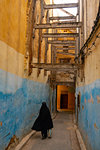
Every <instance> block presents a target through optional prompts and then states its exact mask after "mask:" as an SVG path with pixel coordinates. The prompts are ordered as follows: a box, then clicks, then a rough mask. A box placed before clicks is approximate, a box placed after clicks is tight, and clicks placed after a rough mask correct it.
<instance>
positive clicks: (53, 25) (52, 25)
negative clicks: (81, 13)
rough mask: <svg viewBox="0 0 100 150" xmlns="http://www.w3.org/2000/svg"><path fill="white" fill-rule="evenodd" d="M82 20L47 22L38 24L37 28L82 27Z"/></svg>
mask: <svg viewBox="0 0 100 150" xmlns="http://www.w3.org/2000/svg"><path fill="white" fill-rule="evenodd" d="M81 26H82V23H81V22H69V21H68V22H59V23H47V24H37V25H36V26H35V29H55V28H63V29H64V28H65V29H66V28H81Z"/></svg>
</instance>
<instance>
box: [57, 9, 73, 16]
mask: <svg viewBox="0 0 100 150" xmlns="http://www.w3.org/2000/svg"><path fill="white" fill-rule="evenodd" d="M60 10H61V11H62V12H64V13H66V14H67V15H69V16H74V15H73V14H72V13H70V12H69V11H67V10H65V9H63V8H61V9H60Z"/></svg>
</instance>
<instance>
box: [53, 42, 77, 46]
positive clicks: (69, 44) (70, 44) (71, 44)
mask: <svg viewBox="0 0 100 150" xmlns="http://www.w3.org/2000/svg"><path fill="white" fill-rule="evenodd" d="M52 45H53V46H55V47H59V46H60V47H64V46H65V47H68V46H75V43H68V44H66V43H64V44H62V43H61V44H52Z"/></svg>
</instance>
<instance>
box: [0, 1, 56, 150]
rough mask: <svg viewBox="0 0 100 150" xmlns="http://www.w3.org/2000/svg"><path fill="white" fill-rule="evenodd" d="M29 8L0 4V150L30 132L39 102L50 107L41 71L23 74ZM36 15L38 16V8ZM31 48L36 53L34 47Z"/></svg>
mask: <svg viewBox="0 0 100 150" xmlns="http://www.w3.org/2000/svg"><path fill="white" fill-rule="evenodd" d="M37 5H39V3H38V4H37ZM37 7H38V6H37ZM31 8H32V1H29V0H25V1H20V0H18V1H14V0H9V1H8V0H1V1H0V10H1V15H0V150H4V149H5V148H6V147H7V146H8V144H9V142H10V140H11V138H13V137H14V136H15V137H16V138H17V140H18V141H20V140H21V139H22V137H23V136H25V135H26V134H27V133H28V132H30V131H31V127H32V125H33V123H34V120H35V119H36V117H37V115H38V112H39V109H40V106H41V103H42V101H46V102H47V105H48V106H49V105H50V90H51V88H50V87H49V84H47V80H48V74H49V73H47V76H44V70H42V71H41V73H40V75H39V76H37V69H32V73H31V75H30V76H27V75H26V72H25V69H28V67H29V64H28V63H29V60H28V59H29V56H30V54H32V47H31V42H32V41H31V38H32V37H31V35H32V31H33V30H31V29H32V25H30V24H31V21H32V20H30V19H32V16H31V15H30V13H31V11H32V10H31ZM38 11H39V13H40V9H39V8H38ZM36 17H37V18H38V17H39V16H38V14H37V15H36ZM36 43H38V38H37V39H36ZM35 48H36V49H35V50H37V45H35ZM43 48H44V49H45V46H44V47H43ZM42 50H43V49H42ZM27 52H28V57H27V58H26V54H27ZM43 59H44V57H43V56H42V57H41V60H42V61H43ZM33 60H35V62H36V61H37V56H34V55H33ZM51 94H53V91H52V93H51Z"/></svg>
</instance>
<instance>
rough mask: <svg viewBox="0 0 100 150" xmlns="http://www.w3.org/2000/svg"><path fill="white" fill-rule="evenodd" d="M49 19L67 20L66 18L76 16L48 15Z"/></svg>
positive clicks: (74, 17)
mask: <svg viewBox="0 0 100 150" xmlns="http://www.w3.org/2000/svg"><path fill="white" fill-rule="evenodd" d="M49 19H50V20H67V19H76V16H61V17H59V16H56V17H49Z"/></svg>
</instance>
